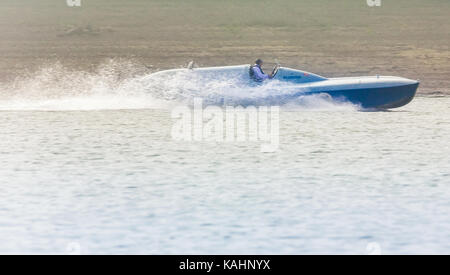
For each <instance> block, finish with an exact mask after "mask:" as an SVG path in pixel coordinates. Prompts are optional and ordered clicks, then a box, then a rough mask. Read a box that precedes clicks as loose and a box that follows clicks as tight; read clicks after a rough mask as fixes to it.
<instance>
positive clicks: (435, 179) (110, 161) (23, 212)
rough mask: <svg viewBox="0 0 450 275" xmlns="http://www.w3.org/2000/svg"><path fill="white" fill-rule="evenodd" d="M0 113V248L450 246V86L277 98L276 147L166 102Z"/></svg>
mask: <svg viewBox="0 0 450 275" xmlns="http://www.w3.org/2000/svg"><path fill="white" fill-rule="evenodd" d="M0 114H1V116H0V129H1V132H0V156H1V157H0V194H1V200H0V253H61V254H66V253H75V254H77V253H82V254H83V253H93V254H95V253H158V254H161V253H169V254H184V253H188V254H191V253H199V254H203V253H206V254H217V253H219V254H222V253H231V254H235V253H239V254H242V253H256V254H267V253H268V254H284V253H292V254H298V253H337V254H346V253H357V254H367V253H375V254H376V253H383V254H390V253H446V254H449V253H450V215H449V213H450V147H449V144H450V142H449V140H450V138H449V137H450V98H423V97H422V98H421V97H419V98H417V99H416V100H415V101H414V102H413V103H411V104H410V105H408V106H406V107H404V108H401V109H398V110H395V111H391V112H357V111H354V110H353V109H346V108H343V109H332V110H326V109H325V110H324V109H321V110H315V111H311V110H306V109H305V110H302V109H297V110H295V111H282V112H281V113H280V149H279V151H278V152H276V153H261V152H260V144H259V143H227V144H212V143H207V142H197V143H185V142H175V141H172V139H171V136H170V131H171V127H172V122H171V119H170V113H169V111H167V110H151V109H147V110H121V111H117V110H104V111H52V112H48V111H2V112H0Z"/></svg>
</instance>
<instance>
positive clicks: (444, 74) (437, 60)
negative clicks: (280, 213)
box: [0, 0, 450, 94]
mask: <svg viewBox="0 0 450 275" xmlns="http://www.w3.org/2000/svg"><path fill="white" fill-rule="evenodd" d="M81 4H82V6H81V7H69V6H68V5H67V3H66V0H40V1H31V0H1V2H0V81H2V82H6V81H11V80H12V79H14V78H15V77H16V76H18V75H21V74H24V73H25V72H26V71H33V70H36V69H37V68H38V67H39V66H45V64H49V63H52V62H55V61H59V62H61V63H62V64H63V65H64V66H67V67H68V68H73V69H77V70H78V69H80V70H92V69H93V68H95V67H96V66H98V64H101V63H102V62H104V61H105V59H109V58H118V59H124V60H127V61H132V62H134V63H136V64H138V65H139V66H140V65H142V68H143V70H147V68H146V67H145V66H148V67H149V68H151V69H150V70H152V71H154V70H158V69H166V68H172V67H179V66H183V65H185V64H186V63H187V62H189V61H190V60H192V59H194V60H196V62H197V63H198V64H199V65H201V66H215V65H235V64H245V63H250V62H252V61H253V60H254V59H255V58H256V57H262V58H264V59H266V61H267V62H274V61H275V60H276V59H278V61H279V62H281V63H282V64H283V65H285V66H292V67H297V68H303V69H304V70H307V71H312V72H316V73H318V74H322V75H325V76H352V75H375V74H380V75H398V76H404V77H408V78H412V79H420V80H421V82H422V86H421V89H420V93H434V94H439V93H447V94H448V93H450V88H449V87H450V85H449V84H450V78H449V76H450V62H449V61H450V51H449V44H450V19H449V15H450V1H448V0H426V1H425V0H422V1H419V0H395V1H393V0H383V1H382V6H381V7H369V6H368V5H367V3H366V0H347V1H332V0H314V1H312V0H311V1H306V0H283V1H274V0H271V1H266V0H245V1H242V0H226V1H225V0H151V1H144V0H127V1H123V0H82V1H81Z"/></svg>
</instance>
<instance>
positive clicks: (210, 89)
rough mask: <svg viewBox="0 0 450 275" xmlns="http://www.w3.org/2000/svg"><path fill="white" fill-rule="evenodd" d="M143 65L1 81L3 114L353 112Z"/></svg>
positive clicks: (279, 90)
mask: <svg viewBox="0 0 450 275" xmlns="http://www.w3.org/2000/svg"><path fill="white" fill-rule="evenodd" d="M143 68H144V66H142V65H138V64H134V63H132V62H127V61H117V60H109V61H107V62H105V63H104V64H102V65H101V66H99V67H98V68H97V69H96V70H95V71H94V72H86V71H74V70H70V69H68V68H66V67H64V66H62V65H61V64H59V63H55V64H51V65H47V66H43V67H42V68H41V69H39V70H37V71H35V72H33V73H28V74H24V75H22V76H19V77H17V78H16V79H15V80H14V81H11V82H7V83H0V110H2V111H27V110H28V111H32V110H35V111H84V110H118V109H170V108H173V107H175V106H178V105H180V104H192V102H193V100H194V98H201V99H202V100H203V104H204V105H219V106H223V105H227V106H228V105H233V106H237V105H242V106H249V105H255V106H263V105H264V106H269V105H279V106H282V108H285V109H301V110H324V109H326V110H357V109H358V106H355V105H353V104H351V103H349V102H344V101H335V100H333V99H331V97H330V96H328V95H327V94H314V95H307V92H308V91H307V90H306V89H305V91H304V92H305V94H304V95H303V94H302V92H300V93H299V91H298V88H296V89H295V92H294V87H293V86H292V85H291V84H288V83H283V82H279V81H276V80H274V81H270V82H267V83H265V84H263V85H255V86H249V85H248V82H247V83H245V81H244V80H243V79H240V78H239V77H234V76H229V75H219V76H218V75H211V76H198V75H195V74H192V73H190V72H188V71H184V72H179V73H176V74H171V75H164V74H158V73H156V74H149V73H150V72H149V71H148V70H143Z"/></svg>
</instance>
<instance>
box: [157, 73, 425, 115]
mask: <svg viewBox="0 0 450 275" xmlns="http://www.w3.org/2000/svg"><path fill="white" fill-rule="evenodd" d="M249 69H250V66H249V65H240V66H226V67H209V68H193V66H192V65H191V66H190V67H189V68H187V69H175V70H167V71H160V72H158V73H155V74H152V75H151V76H160V77H161V76H171V75H172V76H173V75H175V74H179V73H182V74H191V77H190V78H194V77H195V78H196V79H199V77H200V78H202V79H209V80H211V79H215V78H218V79H219V78H220V79H223V78H226V79H236V80H239V83H240V85H241V87H253V88H255V87H256V88H258V87H259V86H263V85H266V83H269V82H271V84H270V85H271V87H272V88H273V87H275V86H279V88H280V89H285V90H286V91H288V92H285V93H282V94H279V93H276V94H269V95H266V98H267V99H268V100H267V102H270V103H271V104H283V103H285V102H292V101H293V100H295V99H296V98H298V97H303V96H308V95H316V94H321V95H326V96H328V97H330V98H331V99H332V100H334V101H340V102H343V101H345V102H350V103H352V104H355V105H358V106H360V107H361V108H363V109H391V108H398V107H401V106H404V105H406V104H408V103H409V102H411V101H412V100H413V98H414V96H415V94H416V91H417V89H418V86H419V82H418V81H416V80H411V79H407V78H402V77H396V76H359V77H337V78H326V77H323V76H320V75H317V74H314V73H310V72H306V71H302V70H296V69H290V68H285V67H280V66H278V65H277V66H276V67H275V68H274V70H273V72H272V74H273V76H274V77H273V79H272V80H266V81H265V82H264V83H255V81H254V80H252V79H251V78H250V76H249ZM225 97H226V95H225ZM225 101H226V98H225ZM259 102H261V100H260V101H259ZM262 102H264V101H263V100H262ZM244 105H245V104H244Z"/></svg>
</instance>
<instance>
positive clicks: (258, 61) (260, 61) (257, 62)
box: [255, 59, 264, 66]
mask: <svg viewBox="0 0 450 275" xmlns="http://www.w3.org/2000/svg"><path fill="white" fill-rule="evenodd" d="M255 64H256V65H258V66H262V65H263V64H264V62H263V61H262V59H256V61H255Z"/></svg>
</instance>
